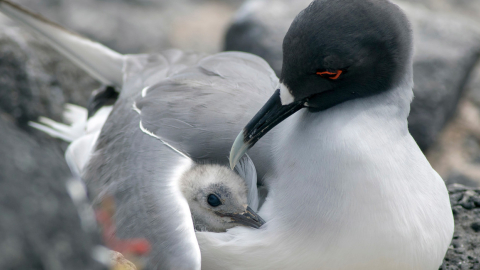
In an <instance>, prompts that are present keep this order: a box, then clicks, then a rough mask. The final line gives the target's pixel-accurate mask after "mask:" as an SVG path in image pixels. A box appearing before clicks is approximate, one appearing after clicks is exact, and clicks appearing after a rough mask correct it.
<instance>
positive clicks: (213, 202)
mask: <svg viewBox="0 0 480 270" xmlns="http://www.w3.org/2000/svg"><path fill="white" fill-rule="evenodd" d="M207 202H208V204H210V205H211V206H213V207H217V206H219V205H220V204H222V202H221V201H220V199H219V198H218V197H217V195H214V194H210V195H208V198H207Z"/></svg>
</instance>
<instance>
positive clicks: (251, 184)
mask: <svg viewBox="0 0 480 270" xmlns="http://www.w3.org/2000/svg"><path fill="white" fill-rule="evenodd" d="M235 171H236V172H237V173H238V175H240V177H242V178H243V179H245V184H247V188H248V205H249V206H250V208H252V209H253V211H255V212H256V211H257V210H258V189H257V170H256V169H255V165H254V164H253V161H252V159H251V158H250V157H249V156H248V155H247V154H245V155H244V156H243V157H242V158H241V159H240V161H239V162H238V164H237V166H235Z"/></svg>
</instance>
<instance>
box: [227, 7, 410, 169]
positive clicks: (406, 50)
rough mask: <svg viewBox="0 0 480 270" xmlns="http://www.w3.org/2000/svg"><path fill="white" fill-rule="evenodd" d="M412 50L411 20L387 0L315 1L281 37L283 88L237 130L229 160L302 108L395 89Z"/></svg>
mask: <svg viewBox="0 0 480 270" xmlns="http://www.w3.org/2000/svg"><path fill="white" fill-rule="evenodd" d="M411 55H412V32H411V29H410V23H409V22H408V20H407V18H406V16H405V14H404V13H403V12H402V11H401V10H400V8H399V7H397V6H396V5H394V4H392V3H390V2H389V1H387V0H316V1H313V2H312V3H311V4H310V6H309V7H307V8H306V9H305V10H303V11H302V12H300V14H298V16H297V17H296V18H295V20H294V21H293V23H292V25H291V26H290V29H289V30H288V32H287V34H286V36H285V39H284V41H283V67H282V74H281V76H280V89H278V90H277V91H276V92H275V93H274V94H273V96H272V97H271V98H270V99H269V100H268V101H267V103H266V104H265V105H264V106H263V108H262V109H261V110H260V111H259V112H258V113H257V114H256V115H255V117H253V118H252V120H251V121H250V122H249V123H248V124H247V125H246V127H245V128H244V130H243V131H242V132H241V133H240V134H239V135H238V137H237V139H236V140H235V142H234V144H233V146H232V151H231V152H230V166H231V167H232V168H233V167H234V166H235V164H236V162H237V161H238V160H239V159H240V158H241V157H242V155H243V154H244V153H245V152H246V151H247V150H248V149H249V148H250V147H252V146H253V145H254V144H255V143H256V142H257V141H258V140H259V139H260V138H261V137H262V136H263V135H265V134H266V133H267V132H268V131H269V130H271V129H272V128H273V127H275V126H276V125H277V124H278V123H280V122H281V121H283V120H284V119H286V118H287V117H289V116H290V115H292V114H293V113H295V112H296V111H298V110H300V109H301V108H304V107H308V109H309V110H310V111H312V112H316V111H322V110H326V109H328V108H331V107H333V106H335V105H337V104H340V103H342V102H345V101H347V100H351V99H355V98H362V97H367V96H371V95H375V94H378V93H380V92H382V91H387V90H389V89H391V88H392V86H394V85H396V83H399V82H400V80H402V79H404V76H405V73H406V72H410V68H411Z"/></svg>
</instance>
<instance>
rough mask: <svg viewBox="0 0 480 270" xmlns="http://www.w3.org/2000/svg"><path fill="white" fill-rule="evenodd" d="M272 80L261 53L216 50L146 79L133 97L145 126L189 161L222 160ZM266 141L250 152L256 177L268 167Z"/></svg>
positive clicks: (269, 89) (267, 93) (268, 92)
mask: <svg viewBox="0 0 480 270" xmlns="http://www.w3.org/2000/svg"><path fill="white" fill-rule="evenodd" d="M277 83H278V79H277V77H276V76H275V74H274V72H273V71H272V70H271V68H270V67H269V66H268V64H267V63H266V62H265V61H264V60H262V59H261V58H259V57H256V56H254V55H251V54H246V53H236V52H227V53H219V54H215V55H212V56H208V57H205V58H203V59H201V60H200V61H198V63H197V64H196V65H193V66H190V67H188V68H186V69H184V70H182V71H181V72H178V73H175V74H172V75H170V76H169V77H168V78H165V79H163V80H159V81H157V82H156V83H155V82H151V84H150V85H149V86H148V91H145V92H144V95H140V96H138V97H137V98H136V100H135V102H136V106H137V107H138V108H139V110H140V111H141V119H142V123H143V124H144V126H145V127H146V128H147V129H148V130H150V131H152V132H153V133H155V134H157V135H159V136H160V137H161V138H162V139H163V140H165V141H166V142H168V143H169V144H171V145H173V146H174V147H175V148H178V149H179V150H180V151H182V152H183V153H187V154H188V155H189V156H190V157H191V158H192V159H194V160H195V161H202V160H207V161H210V162H216V163H220V164H227V163H228V159H227V157H228V154H229V151H230V148H231V144H232V142H233V141H234V140H235V138H236V136H237V135H238V132H239V131H241V130H242V129H243V127H244V126H245V125H246V123H247V122H248V121H249V120H250V119H251V118H252V117H253V116H254V114H255V113H256V112H257V111H258V110H259V109H260V108H261V106H262V105H263V104H264V102H265V101H266V100H267V99H268V98H269V97H270V95H271V94H272V93H273V90H274V89H275V87H276V85H277ZM267 136H269V134H267ZM268 143H269V140H268V139H267V140H262V141H260V142H259V143H258V144H257V146H256V147H255V148H253V149H252V151H251V152H250V154H251V155H250V157H251V158H252V159H253V161H254V163H255V164H256V165H257V170H258V173H259V175H260V176H262V175H263V174H264V173H265V172H266V171H268V169H269V167H270V166H271V165H270V158H269V149H268Z"/></svg>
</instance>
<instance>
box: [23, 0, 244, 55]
mask: <svg viewBox="0 0 480 270" xmlns="http://www.w3.org/2000/svg"><path fill="white" fill-rule="evenodd" d="M15 2H16V3H18V4H20V5H22V6H25V7H26V8H28V9H30V10H33V11H35V12H37V13H40V14H42V15H43V16H44V17H46V18H49V19H51V20H53V21H55V22H57V23H59V24H60V25H62V26H65V27H67V28H69V29H72V30H73V31H75V32H78V33H80V34H82V35H85V36H87V37H89V38H91V39H92V40H95V41H99V42H101V43H102V44H105V45H106V46H108V47H110V48H112V49H114V50H116V51H118V52H120V53H149V52H160V51H163V50H165V49H168V48H172V47H175V48H180V49H183V50H196V51H201V52H216V51H218V50H219V49H220V45H221V38H222V33H223V31H224V26H225V25H226V24H227V22H228V21H229V20H230V17H231V15H232V14H233V13H234V11H235V9H236V8H237V7H238V5H240V3H241V1H240V0H228V1H211V0H203V1H198V0H175V1H171V0H133V1H131V0H130V1H129V0H119V1H118V0H115V1H114V0H82V1H78V0H49V1H37V0H15Z"/></svg>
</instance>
